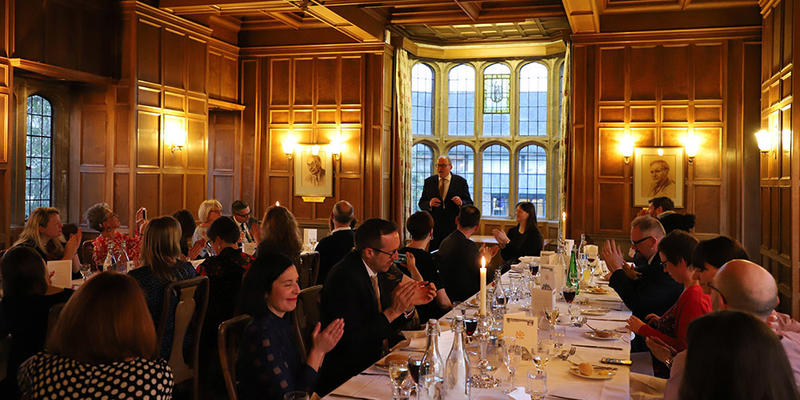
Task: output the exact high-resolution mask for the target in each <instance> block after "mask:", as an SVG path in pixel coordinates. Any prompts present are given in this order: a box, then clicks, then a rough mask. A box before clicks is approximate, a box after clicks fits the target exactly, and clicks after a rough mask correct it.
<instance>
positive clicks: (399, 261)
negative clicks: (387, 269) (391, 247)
mask: <svg viewBox="0 0 800 400" xmlns="http://www.w3.org/2000/svg"><path fill="white" fill-rule="evenodd" d="M407 258H408V257H406V255H405V254H403V253H398V254H397V260H394V263H395V264H405V263H406V259H407Z"/></svg>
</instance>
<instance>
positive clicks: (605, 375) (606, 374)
mask: <svg viewBox="0 0 800 400" xmlns="http://www.w3.org/2000/svg"><path fill="white" fill-rule="evenodd" d="M569 373H570V374H572V375H575V376H579V377H581V378H585V379H597V380H603V379H611V378H613V377H614V375H616V374H617V371H614V370H613V369H600V370H598V369H597V368H592V374H591V375H584V374H582V373H581V372H580V370H579V369H578V367H577V366H575V365H573V366H571V367H569Z"/></svg>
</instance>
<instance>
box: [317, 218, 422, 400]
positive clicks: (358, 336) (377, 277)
mask: <svg viewBox="0 0 800 400" xmlns="http://www.w3.org/2000/svg"><path fill="white" fill-rule="evenodd" d="M355 245H356V246H355V249H354V250H353V251H352V252H350V253H349V254H348V255H347V256H345V258H344V259H343V260H342V261H341V262H339V263H338V264H336V265H335V266H334V267H333V269H332V270H331V271H330V273H328V277H327V279H326V280H325V285H324V286H323V289H322V300H321V309H320V319H321V322H322V325H323V326H326V325H327V324H329V323H330V322H331V321H333V320H335V319H337V318H344V335H342V339H341V340H340V341H339V344H337V345H336V347H335V348H334V349H333V350H331V351H330V352H329V353H328V354H327V356H326V357H325V361H324V362H323V364H322V367H321V368H320V379H319V384H318V385H317V390H316V391H317V393H319V394H321V395H324V394H327V393H328V392H330V391H331V390H333V389H335V388H336V387H337V386H339V385H341V384H342V383H344V382H345V381H346V380H347V379H349V378H350V377H352V376H355V375H357V374H358V373H360V372H361V371H363V370H364V369H366V368H367V367H369V366H370V365H372V364H373V363H375V362H376V361H378V359H380V357H381V356H382V355H383V352H384V350H385V347H386V346H385V341H387V340H388V339H389V338H390V337H391V336H392V335H393V334H395V333H396V331H397V330H398V329H399V328H398V327H397V325H396V324H395V323H399V322H402V320H403V319H405V318H409V317H411V316H413V315H414V307H415V306H417V305H421V304H426V303H428V302H430V301H431V300H432V299H433V298H434V296H436V288H435V287H434V286H432V285H428V284H427V283H426V282H419V281H414V280H412V279H411V278H409V277H407V276H405V275H403V274H402V273H400V274H399V275H398V274H397V273H396V272H397V271H398V269H397V267H396V266H394V262H395V261H396V260H397V259H398V257H397V250H398V249H399V248H400V235H399V233H398V232H397V225H395V224H394V223H393V222H390V221H386V220H382V219H378V218H374V219H369V220H366V221H364V223H363V224H361V226H359V227H358V229H357V230H356V234H355ZM387 280H388V281H393V282H394V285H393V286H392V285H388V284H387V282H386V281H387ZM390 283H391V282H390ZM390 287H394V289H392V290H391V291H390V290H388V288H390ZM387 298H390V299H391V301H389V300H388V299H387Z"/></svg>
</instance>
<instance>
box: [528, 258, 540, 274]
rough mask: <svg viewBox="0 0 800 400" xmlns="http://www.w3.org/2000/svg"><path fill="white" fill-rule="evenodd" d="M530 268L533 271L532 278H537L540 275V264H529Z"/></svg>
mask: <svg viewBox="0 0 800 400" xmlns="http://www.w3.org/2000/svg"><path fill="white" fill-rule="evenodd" d="M528 268H530V270H531V276H536V274H538V273H539V263H537V262H535V261H534V262H531V263H530V264H528Z"/></svg>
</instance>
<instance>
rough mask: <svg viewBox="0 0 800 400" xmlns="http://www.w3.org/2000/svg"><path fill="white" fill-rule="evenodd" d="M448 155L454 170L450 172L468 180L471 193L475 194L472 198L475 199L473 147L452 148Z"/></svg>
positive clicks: (463, 145) (459, 146)
mask: <svg viewBox="0 0 800 400" xmlns="http://www.w3.org/2000/svg"><path fill="white" fill-rule="evenodd" d="M447 155H448V156H449V157H450V162H451V163H452V164H453V170H452V171H450V172H451V173H453V174H456V175H460V176H462V177H463V178H464V179H466V180H467V185H469V190H470V193H472V194H473V196H472V198H473V199H474V198H475V196H474V193H475V152H474V151H472V148H471V147H469V146H467V145H465V144H459V145H455V146H453V147H451V148H450V151H448V152H447Z"/></svg>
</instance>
